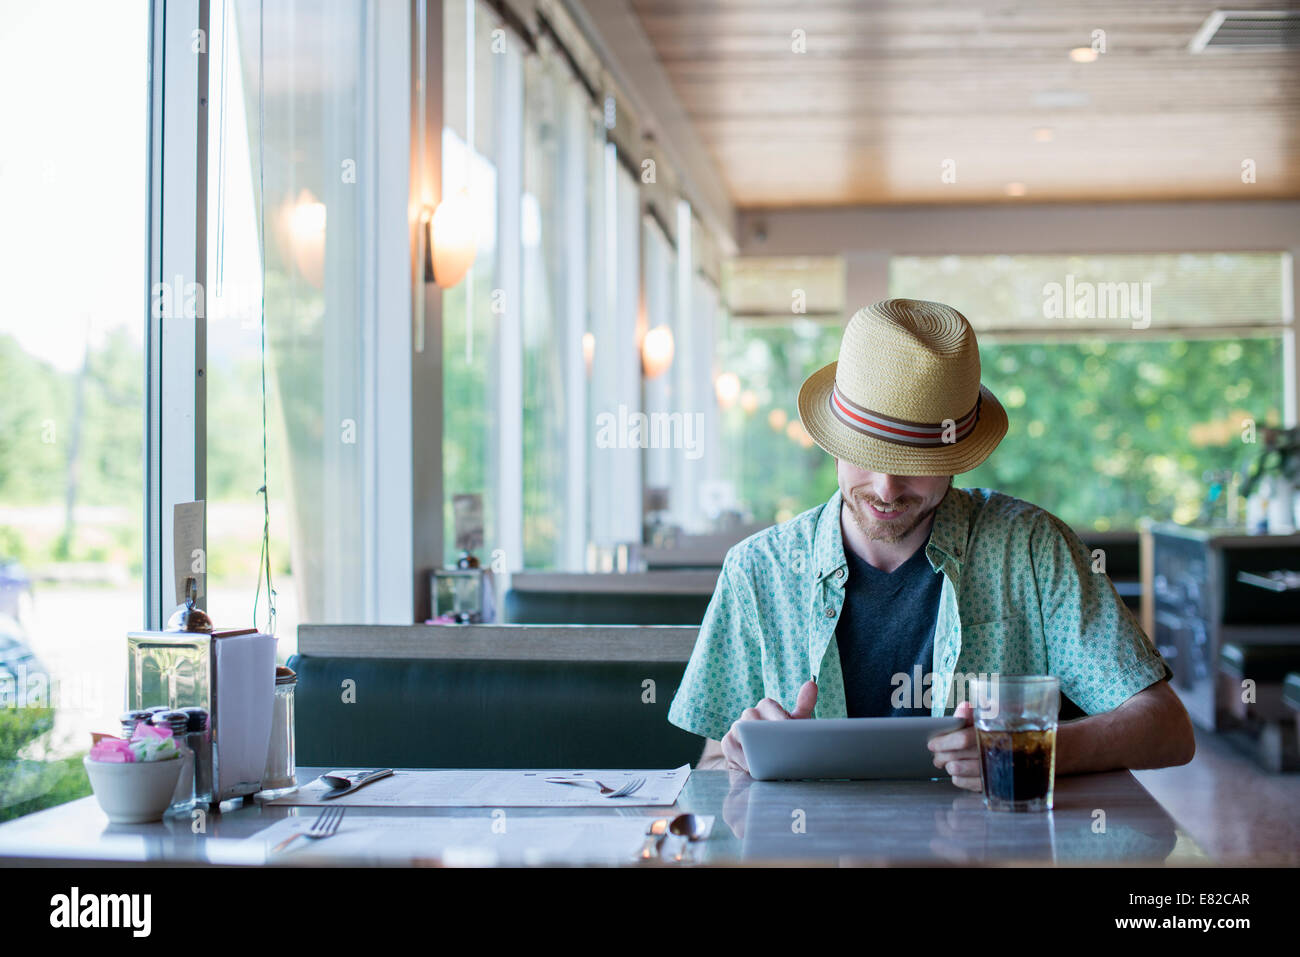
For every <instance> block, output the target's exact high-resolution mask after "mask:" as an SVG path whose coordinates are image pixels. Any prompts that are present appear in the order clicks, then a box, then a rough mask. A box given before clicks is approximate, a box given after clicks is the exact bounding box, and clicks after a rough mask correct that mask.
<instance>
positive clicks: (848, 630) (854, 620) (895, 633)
mask: <svg viewBox="0 0 1300 957" xmlns="http://www.w3.org/2000/svg"><path fill="white" fill-rule="evenodd" d="M844 557H845V558H846V559H847V561H848V566H849V577H848V581H847V582H846V583H845V585H844V607H843V608H842V609H841V610H840V618H839V621H838V622H837V623H836V625H835V639H836V642H837V644H838V646H839V652H840V670H841V671H842V672H843V673H844V699H845V703H846V705H847V707H848V715H849V717H850V718H891V717H893V718H903V717H929V715H930V709H929V708H928V707H914V705H920V704H921V702H922V700H923V695H924V693H925V690H926V688H927V687H928V686H927V685H925V684H924V683H923V681H921V682H918V681H917V674H918V672H917V671H916V666H917V665H919V666H920V671H919V674H920V676H921V678H922V679H924V678H925V677H927V676H928V675H929V674H930V672H931V671H932V670H933V657H934V626H935V622H936V620H937V619H938V616H939V595H940V593H941V592H942V591H943V574H942V573H941V572H936V571H935V570H934V569H933V568H932V567H931V566H930V560H929V559H928V558H926V556H925V545H924V544H922V546H921V547H920V548H918V549H917V550H916V553H915V554H914V555H913V556H912V557H911V558H909V559H908V560H907V561H905V562H903V564H901V565H899V566H898V567H897V568H896V569H894V570H893V571H892V572H883V571H881V570H880V569H879V568H876V567H875V566H873V565H871V564H869V563H868V562H866V561H863V560H862V559H861V558H859V557H858V556H857V555H856V554H854V552H853V550H852V549H850V548H848V547H847V545H846V546H845V549H844ZM896 675H906V681H903V682H900V680H899V679H897V678H896V677H895V676H896ZM900 688H901V691H900V690H899V689H900ZM896 692H897V693H898V694H900V695H901V699H902V700H901V704H902V705H903V706H902V707H895V706H894V703H893V700H892V699H893V698H894V697H895V694H896Z"/></svg>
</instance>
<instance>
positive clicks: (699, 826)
mask: <svg viewBox="0 0 1300 957" xmlns="http://www.w3.org/2000/svg"><path fill="white" fill-rule="evenodd" d="M668 833H669V834H671V835H673V836H674V837H677V838H680V839H681V843H680V844H678V846H677V853H676V854H674V855H673V860H674V861H681V860H682V857H683V855H684V854H685V852H686V845H687V844H693V843H695V842H696V841H700V840H703V839H704V833H705V827H704V821H703V820H702V819H701V818H700V817H699V815H696V814H678V815H677V816H676V817H675V818H673V820H672V823H671V824H669V825H668Z"/></svg>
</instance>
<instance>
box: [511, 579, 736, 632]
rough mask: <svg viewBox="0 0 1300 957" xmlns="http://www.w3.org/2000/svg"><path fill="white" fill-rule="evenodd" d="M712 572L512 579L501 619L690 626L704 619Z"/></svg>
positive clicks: (514, 621)
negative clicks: (503, 615)
mask: <svg viewBox="0 0 1300 957" xmlns="http://www.w3.org/2000/svg"><path fill="white" fill-rule="evenodd" d="M717 580H718V573H717V572H716V571H669V572H640V573H632V574H590V575H579V574H568V573H549V572H522V573H516V574H514V575H513V576H512V577H511V581H510V588H509V590H508V591H507V592H506V596H505V620H506V621H507V622H510V623H511V624H529V625H695V626H697V627H698V626H699V624H700V622H702V621H703V620H704V611H705V609H706V608H708V607H709V599H710V598H712V597H713V589H714V586H715V585H716V584H717Z"/></svg>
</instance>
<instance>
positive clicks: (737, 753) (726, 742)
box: [722, 731, 749, 774]
mask: <svg viewBox="0 0 1300 957" xmlns="http://www.w3.org/2000/svg"><path fill="white" fill-rule="evenodd" d="M722 755H723V757H725V758H726V759H727V767H728V768H729V769H731V770H735V771H744V772H745V773H746V774H748V773H749V765H748V764H747V763H746V762H745V749H744V748H742V747H741V746H740V740H739V739H738V738H737V737H736V734H735V732H733V731H728V732H727V733H726V734H725V735H724V736H723V738H722Z"/></svg>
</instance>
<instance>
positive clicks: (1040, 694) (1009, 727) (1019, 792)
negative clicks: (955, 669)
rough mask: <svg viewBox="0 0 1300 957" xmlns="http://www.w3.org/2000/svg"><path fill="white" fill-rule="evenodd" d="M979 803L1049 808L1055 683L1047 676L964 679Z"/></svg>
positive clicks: (1053, 774) (1015, 808)
mask: <svg viewBox="0 0 1300 957" xmlns="http://www.w3.org/2000/svg"><path fill="white" fill-rule="evenodd" d="M970 689H971V703H972V705H973V706H974V712H975V714H974V717H975V736H976V745H977V747H978V749H979V756H980V780H981V782H982V783H983V785H984V806H985V807H987V808H988V809H989V810H990V811H1050V810H1051V809H1052V788H1053V785H1054V783H1055V780H1056V720H1057V716H1058V714H1059V713H1060V706H1061V686H1060V682H1059V681H1058V680H1057V679H1056V678H1053V677H1051V676H1050V675H996V674H995V675H989V676H987V677H985V676H981V677H979V678H976V679H974V680H973V681H971V682H970Z"/></svg>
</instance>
